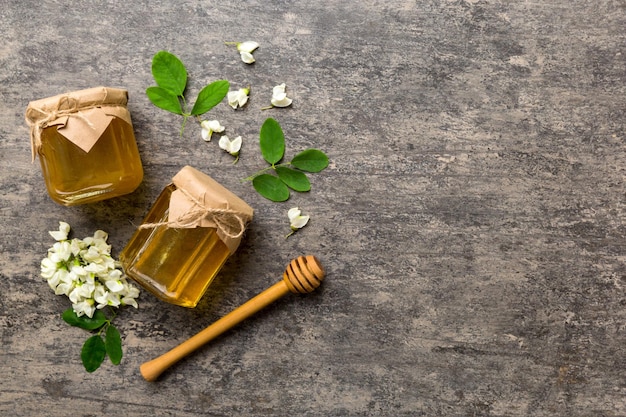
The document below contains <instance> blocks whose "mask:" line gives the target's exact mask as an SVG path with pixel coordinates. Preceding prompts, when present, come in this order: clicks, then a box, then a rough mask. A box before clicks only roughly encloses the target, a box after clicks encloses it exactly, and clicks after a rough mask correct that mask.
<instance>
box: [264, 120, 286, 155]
mask: <svg viewBox="0 0 626 417" xmlns="http://www.w3.org/2000/svg"><path fill="white" fill-rule="evenodd" d="M259 145H260V146H261V154H262V155H263V159H265V160H266V161H267V163H269V164H272V165H274V164H275V163H277V162H279V161H280V160H281V159H282V158H283V155H284V154H285V135H284V134H283V130H282V129H281V127H280V125H279V124H278V122H277V121H276V120H274V119H272V118H271V117H270V118H268V119H267V120H265V122H264V123H263V126H261V134H260V140H259Z"/></svg>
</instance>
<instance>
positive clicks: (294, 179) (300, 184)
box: [276, 166, 311, 192]
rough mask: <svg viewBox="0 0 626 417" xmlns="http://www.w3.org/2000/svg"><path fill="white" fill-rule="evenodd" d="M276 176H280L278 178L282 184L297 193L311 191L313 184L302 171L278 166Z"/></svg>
mask: <svg viewBox="0 0 626 417" xmlns="http://www.w3.org/2000/svg"><path fill="white" fill-rule="evenodd" d="M276 174H278V178H280V179H281V181H282V182H284V183H285V184H287V186H289V187H290V188H292V189H294V190H296V191H299V192H305V191H309V190H310V189H311V183H310V182H309V179H308V178H307V176H306V174H305V173H303V172H302V171H296V170H295V169H291V168H287V167H283V166H278V167H276Z"/></svg>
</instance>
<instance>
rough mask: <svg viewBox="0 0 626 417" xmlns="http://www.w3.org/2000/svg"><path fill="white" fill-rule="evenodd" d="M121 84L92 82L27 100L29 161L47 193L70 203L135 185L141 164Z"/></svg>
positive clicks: (116, 193)
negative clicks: (92, 85) (39, 173)
mask: <svg viewBox="0 0 626 417" xmlns="http://www.w3.org/2000/svg"><path fill="white" fill-rule="evenodd" d="M127 102H128V92H127V91H126V90H124V89H118V88H109V87H96V88H90V89H86V90H80V91H74V92H71V93H66V94H60V95H57V96H54V97H49V98H45V99H41V100H36V101H31V102H30V103H29V104H28V107H27V109H26V122H27V123H28V125H29V126H30V129H31V130H30V137H31V147H32V157H33V161H34V159H35V156H37V155H38V156H39V161H40V163H41V169H42V172H43V176H44V179H45V182H46V188H47V189H48V194H50V197H52V199H53V200H54V201H56V202H57V203H60V204H63V205H66V206H72V205H76V204H83V203H91V202H95V201H100V200H104V199H107V198H111V197H117V196H120V195H124V194H128V193H131V192H132V191H134V190H135V189H136V188H137V187H138V186H139V184H140V183H141V181H142V180H143V168H142V165H141V159H140V156H139V150H138V148H137V143H136V141H135V134H134V132H133V126H132V122H131V118H130V113H129V111H128V109H127V107H126V105H127Z"/></svg>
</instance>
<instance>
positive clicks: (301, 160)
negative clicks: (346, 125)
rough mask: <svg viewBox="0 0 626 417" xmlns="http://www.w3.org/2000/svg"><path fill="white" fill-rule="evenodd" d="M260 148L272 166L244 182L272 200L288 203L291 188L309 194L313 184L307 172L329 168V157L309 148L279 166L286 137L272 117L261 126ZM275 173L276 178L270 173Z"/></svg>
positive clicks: (283, 152) (264, 157)
mask: <svg viewBox="0 0 626 417" xmlns="http://www.w3.org/2000/svg"><path fill="white" fill-rule="evenodd" d="M259 146H260V148H261V155H262V156H263V159H265V161H266V162H267V163H268V164H270V166H269V167H266V168H264V169H261V170H259V171H257V172H256V173H254V174H252V175H251V176H249V177H247V178H244V181H252V186H253V187H254V189H255V190H256V191H257V192H258V193H259V194H261V195H262V196H263V197H265V198H267V199H268V200H271V201H276V202H279V201H286V200H288V199H289V196H290V191H289V189H290V188H291V189H292V190H294V191H297V192H307V191H309V190H310V189H311V182H310V181H309V178H308V177H307V175H306V173H305V172H320V171H322V170H323V169H325V168H326V167H327V166H328V157H327V156H326V154H325V153H324V152H322V151H320V150H319V149H313V148H310V149H306V150H304V151H302V152H300V153H298V154H297V155H296V156H294V157H293V158H292V159H291V161H289V162H283V163H280V161H281V160H282V159H283V157H284V154H285V135H284V133H283V130H282V128H281V127H280V124H279V123H278V122H277V121H276V120H274V119H272V118H271V117H270V118H268V119H266V120H265V122H264V123H263V125H262V126H261V132H260V137H259ZM271 171H274V173H275V174H276V175H272V174H268V173H267V172H271Z"/></svg>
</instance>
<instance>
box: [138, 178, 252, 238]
mask: <svg viewBox="0 0 626 417" xmlns="http://www.w3.org/2000/svg"><path fill="white" fill-rule="evenodd" d="M178 190H180V191H181V192H182V193H183V194H184V195H185V197H187V198H188V199H189V200H191V201H192V202H193V206H192V208H191V209H189V210H188V211H187V212H185V213H184V214H183V215H181V216H179V217H178V218H177V219H175V220H171V221H167V222H158V223H144V224H142V225H141V226H139V228H140V229H151V228H154V227H159V226H169V227H174V228H192V227H197V226H199V225H200V224H201V222H202V220H209V221H211V222H213V223H214V224H215V227H216V228H217V230H218V231H219V232H221V233H222V234H223V235H224V236H226V237H228V238H230V239H238V238H240V237H241V236H242V235H243V233H244V232H245V231H246V220H245V215H244V214H243V213H240V212H238V211H236V210H232V209H229V208H218V207H206V206H205V205H204V204H202V202H201V201H200V200H198V199H196V198H195V197H193V196H192V195H191V194H189V193H188V192H187V191H185V190H184V189H182V188H179V189H178Z"/></svg>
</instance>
